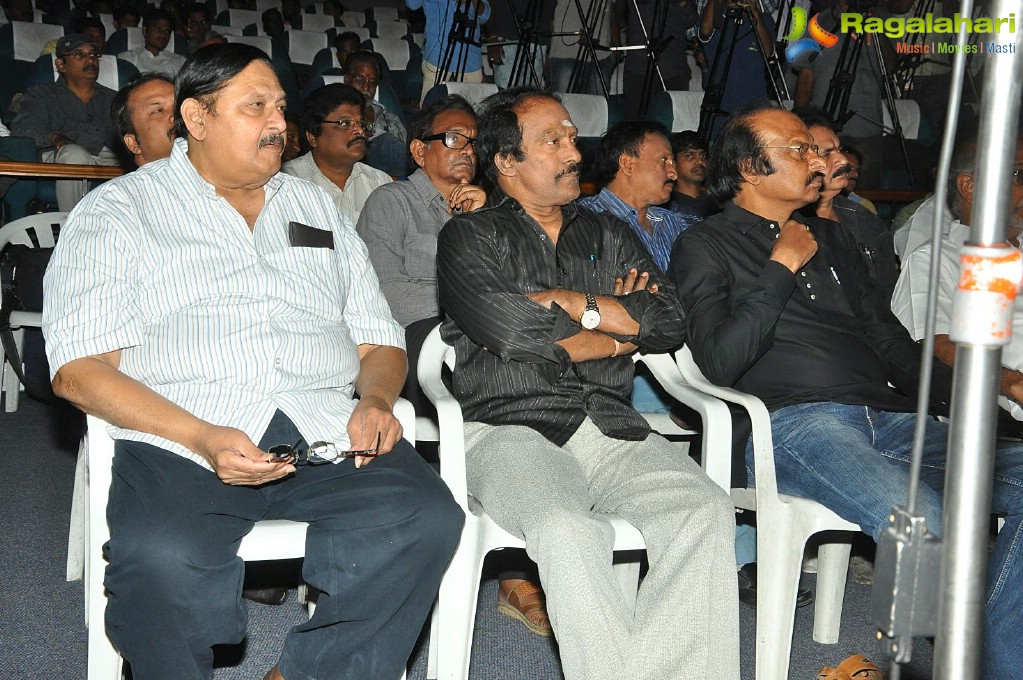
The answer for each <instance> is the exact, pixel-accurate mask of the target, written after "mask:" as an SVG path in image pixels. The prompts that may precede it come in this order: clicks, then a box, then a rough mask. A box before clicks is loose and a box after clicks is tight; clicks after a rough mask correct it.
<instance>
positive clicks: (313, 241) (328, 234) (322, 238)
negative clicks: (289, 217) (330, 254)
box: [288, 222, 334, 250]
mask: <svg viewBox="0 0 1023 680" xmlns="http://www.w3.org/2000/svg"><path fill="white" fill-rule="evenodd" d="M288 240H289V241H290V242H291V247H292V248H330V249H331V250H334V232H332V231H330V230H329V229H317V228H316V227H310V226H309V225H306V224H302V223H301V222H288Z"/></svg>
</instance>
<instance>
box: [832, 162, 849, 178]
mask: <svg viewBox="0 0 1023 680" xmlns="http://www.w3.org/2000/svg"><path fill="white" fill-rule="evenodd" d="M850 172H852V165H850V164H849V163H846V164H845V165H843V166H842V167H840V168H838V169H837V170H835V172H834V174H833V175H831V179H838V178H839V177H845V176H846V175H848V174H849V173H850Z"/></svg>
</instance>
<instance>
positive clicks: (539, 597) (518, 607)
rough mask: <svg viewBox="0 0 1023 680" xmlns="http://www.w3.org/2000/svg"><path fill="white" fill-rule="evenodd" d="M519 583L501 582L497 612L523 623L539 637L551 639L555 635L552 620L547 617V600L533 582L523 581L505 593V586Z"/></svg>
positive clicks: (510, 580)
mask: <svg viewBox="0 0 1023 680" xmlns="http://www.w3.org/2000/svg"><path fill="white" fill-rule="evenodd" d="M514 581H519V579H509V581H501V582H500V584H499V585H498V588H497V611H499V612H501V613H502V614H504V615H505V616H510V617H511V618H513V619H518V620H519V621H521V622H522V623H523V624H524V625H525V626H526V628H528V629H529V630H531V631H533V632H534V633H536V634H537V635H543V636H544V637H550V636H551V635H552V634H553V630H552V629H551V620H550V618H548V616H547V598H546V597H545V596H544V594H543V590H541V589H540V587H539V586H537V585H536V584H535V583H533V582H532V581H526V580H521V581H520V582H519V584H518V585H516V586H515V587H514V588H512V589H511V590H509V591H508V592H507V593H506V592H505V588H504V584H505V583H508V582H514Z"/></svg>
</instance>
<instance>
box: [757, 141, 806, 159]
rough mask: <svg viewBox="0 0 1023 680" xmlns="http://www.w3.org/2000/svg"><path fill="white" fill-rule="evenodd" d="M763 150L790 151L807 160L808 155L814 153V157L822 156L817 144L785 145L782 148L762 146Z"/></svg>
mask: <svg viewBox="0 0 1023 680" xmlns="http://www.w3.org/2000/svg"><path fill="white" fill-rule="evenodd" d="M760 148H761V149H790V150H792V151H795V152H796V153H797V154H799V157H800V158H806V155H807V154H808V153H809V152H811V151H813V155H814V156H819V155H820V152H821V150H820V147H818V146H817V145H816V144H785V145H782V146H762V147H760Z"/></svg>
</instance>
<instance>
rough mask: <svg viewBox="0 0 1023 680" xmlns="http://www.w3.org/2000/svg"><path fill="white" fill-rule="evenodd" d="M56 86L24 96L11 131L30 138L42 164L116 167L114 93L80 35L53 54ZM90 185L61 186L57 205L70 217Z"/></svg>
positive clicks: (68, 182)
mask: <svg viewBox="0 0 1023 680" xmlns="http://www.w3.org/2000/svg"><path fill="white" fill-rule="evenodd" d="M55 54H56V56H57V59H56V64H57V71H59V72H60V77H59V78H58V79H57V82H55V83H51V84H48V85H36V86H35V87H32V88H29V89H28V91H26V92H25V96H24V97H23V98H22V100H21V110H20V111H19V112H18V115H17V117H15V119H14V122H13V123H12V124H11V132H12V133H13V134H15V135H18V136H20V137H32V138H33V139H34V140H35V142H36V150H37V151H38V152H39V156H40V159H41V160H42V161H43V162H44V163H71V164H76V165H117V157H116V155H115V154H114V152H113V151H111V148H112V146H113V144H112V142H113V140H114V139H115V137H114V135H115V131H114V124H113V120H111V118H110V104H111V102H113V100H114V94H115V93H114V91H113V90H111V89H109V88H107V87H103V86H102V85H100V84H99V83H98V82H96V79H97V78H98V77H99V60H100V58H101V57H102V54H101V53H100V51H99V50H98V49H96V46H95V45H93V44H92V41H90V40H89V38H88V37H87V36H85V35H83V34H81V33H72V34H71V35H65V36H64V37H62V38H60V39H59V40H58V41H57V49H56V52H55ZM88 184H89V183H88V182H87V181H86V180H61V181H59V182H57V206H58V207H59V208H60V210H61V211H62V212H69V211H70V210H71V209H72V208H73V207H75V205H77V204H78V202H79V201H80V200H82V197H83V196H85V194H86V192H87V191H88V190H89V186H88Z"/></svg>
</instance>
